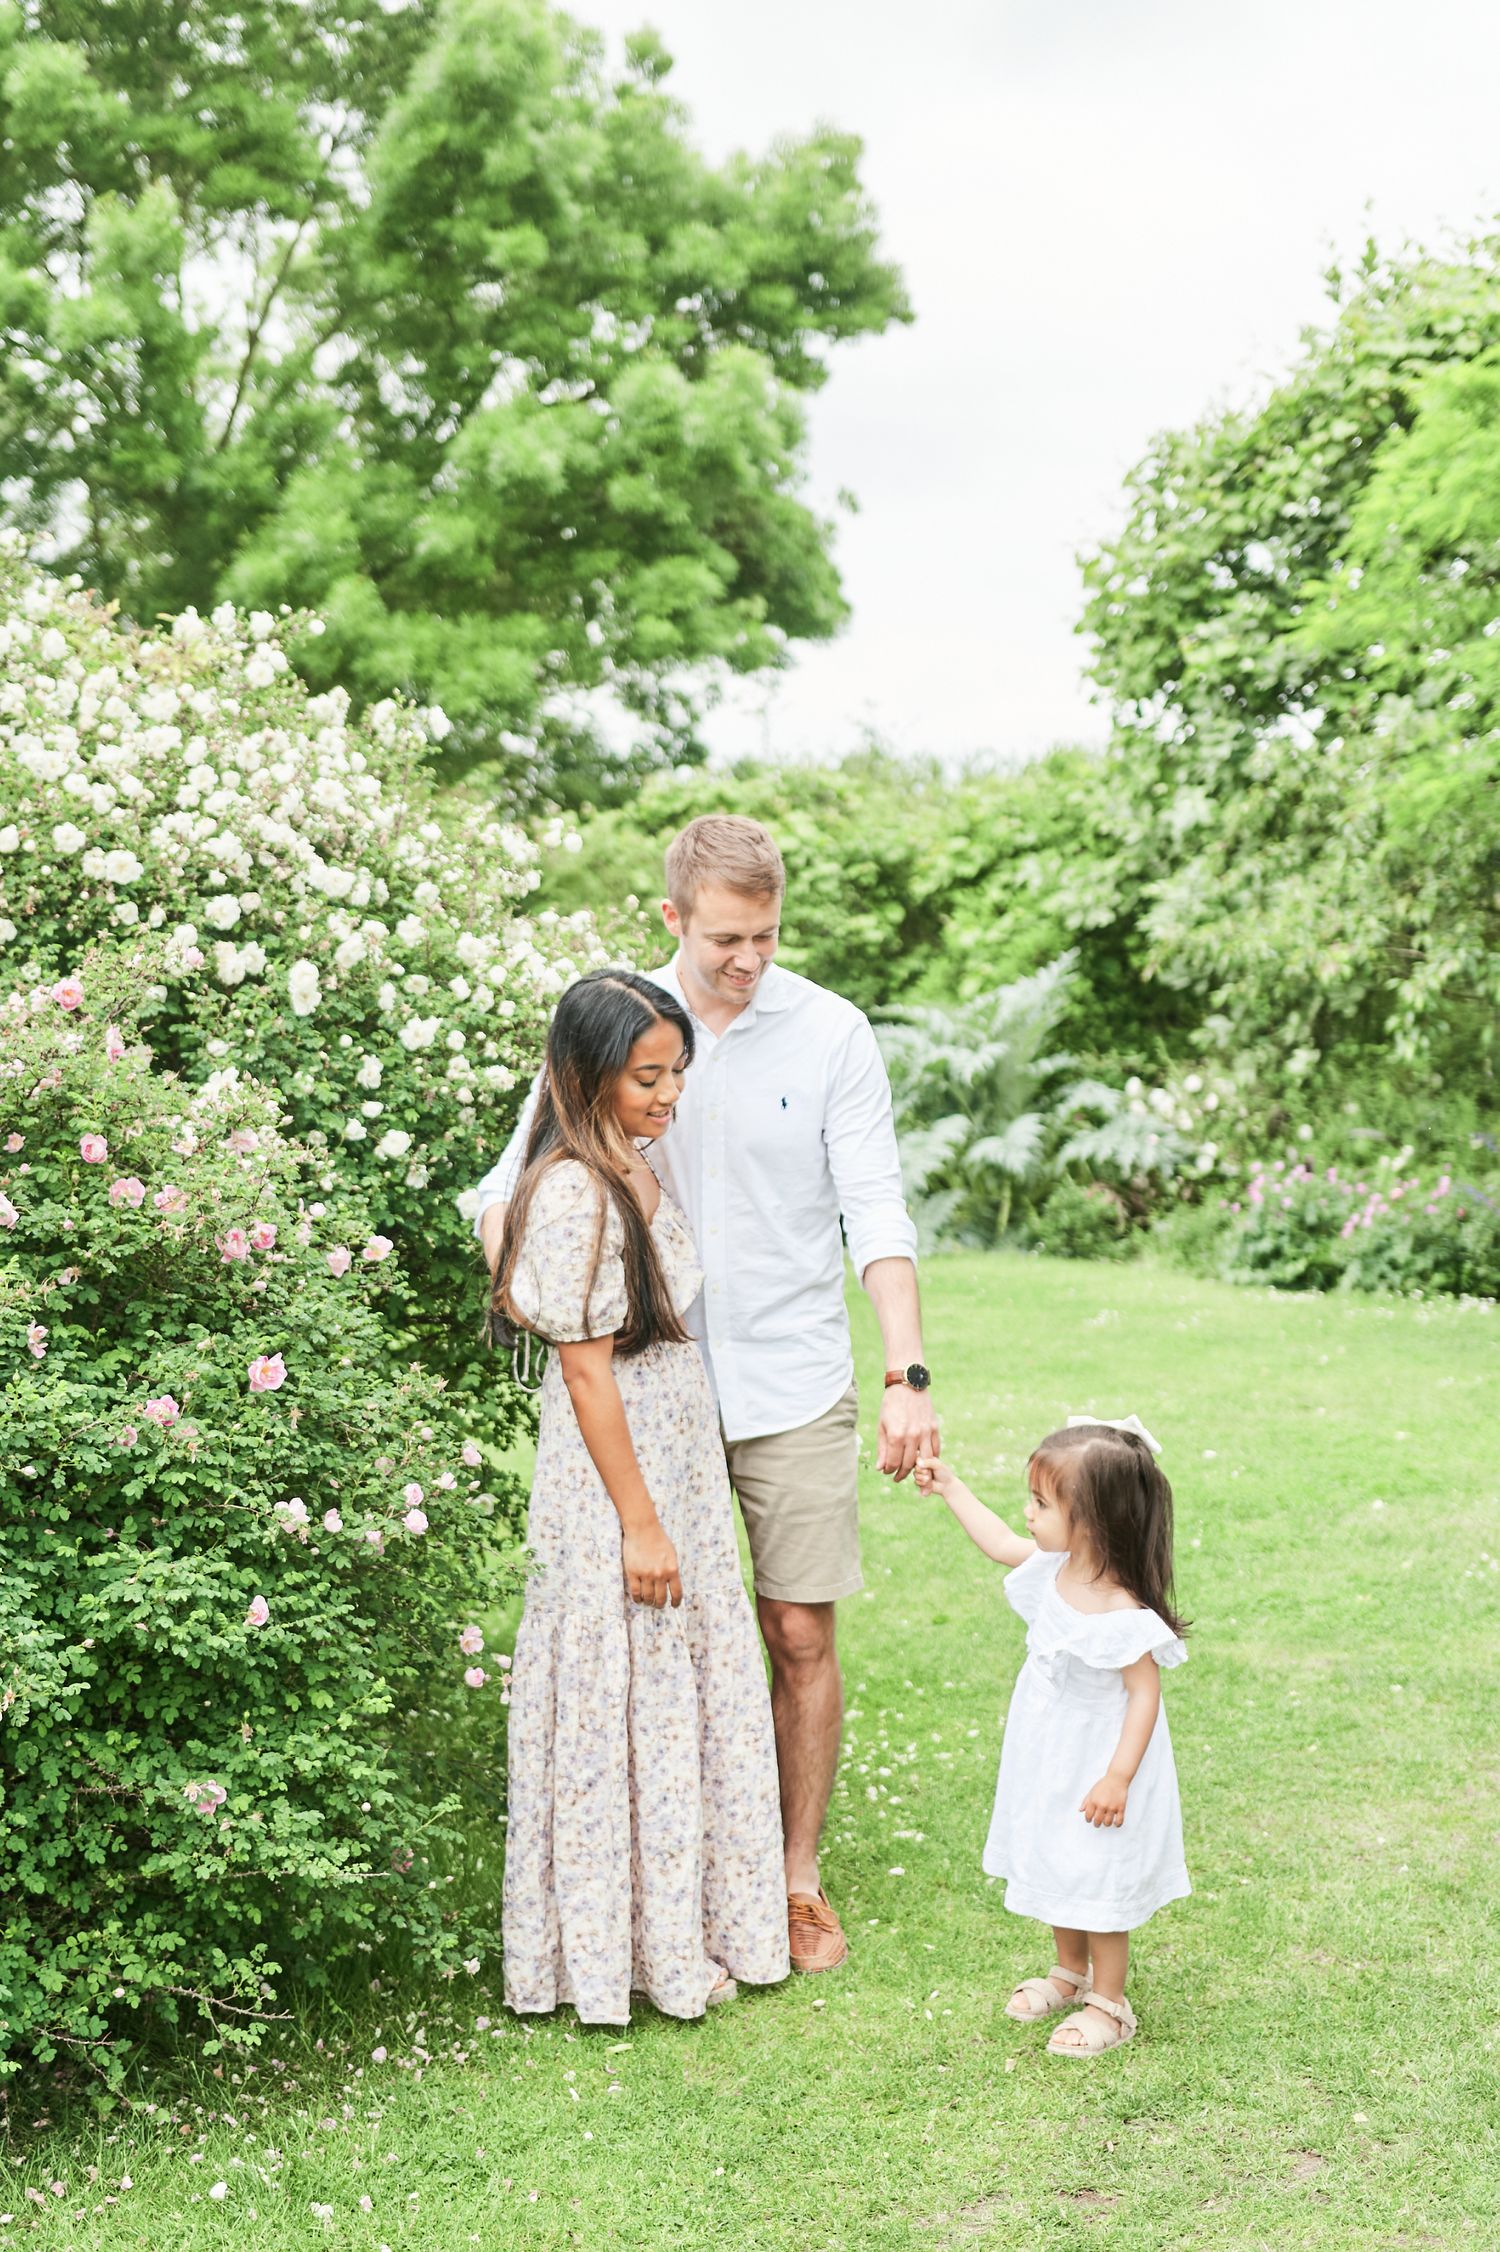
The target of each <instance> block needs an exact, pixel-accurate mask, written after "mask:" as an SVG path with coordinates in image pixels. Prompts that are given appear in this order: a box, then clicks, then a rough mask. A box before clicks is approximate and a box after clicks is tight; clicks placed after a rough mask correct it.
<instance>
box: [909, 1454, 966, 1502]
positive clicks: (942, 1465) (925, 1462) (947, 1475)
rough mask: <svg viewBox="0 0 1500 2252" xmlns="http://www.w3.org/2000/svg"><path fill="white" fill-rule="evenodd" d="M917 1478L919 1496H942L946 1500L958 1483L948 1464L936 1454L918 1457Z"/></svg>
mask: <svg viewBox="0 0 1500 2252" xmlns="http://www.w3.org/2000/svg"><path fill="white" fill-rule="evenodd" d="M915 1477H916V1484H917V1491H918V1493H919V1494H942V1495H943V1497H944V1498H945V1499H946V1498H947V1496H948V1495H949V1494H950V1493H951V1492H952V1491H953V1488H954V1487H955V1486H956V1485H957V1483H958V1480H957V1478H956V1477H955V1476H954V1473H953V1472H952V1470H950V1468H949V1467H948V1465H947V1463H946V1462H944V1461H943V1459H942V1457H941V1456H940V1455H935V1454H921V1455H918V1457H917V1467H916V1472H915Z"/></svg>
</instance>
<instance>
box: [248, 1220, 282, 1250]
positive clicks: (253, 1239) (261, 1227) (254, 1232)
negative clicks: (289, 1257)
mask: <svg viewBox="0 0 1500 2252" xmlns="http://www.w3.org/2000/svg"><path fill="white" fill-rule="evenodd" d="M275 1246H276V1230H275V1229H274V1228H273V1227H272V1225H271V1223H270V1221H269V1220H257V1221H256V1223H255V1225H254V1227H253V1228H252V1229H251V1230H250V1248H251V1250H252V1251H272V1250H274V1249H275Z"/></svg>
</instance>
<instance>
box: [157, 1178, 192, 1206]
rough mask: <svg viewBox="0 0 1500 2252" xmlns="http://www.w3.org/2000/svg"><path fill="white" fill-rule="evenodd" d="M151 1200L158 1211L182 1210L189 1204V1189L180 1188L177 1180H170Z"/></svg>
mask: <svg viewBox="0 0 1500 2252" xmlns="http://www.w3.org/2000/svg"><path fill="white" fill-rule="evenodd" d="M151 1201H152V1203H153V1204H154V1205H155V1206H156V1209H157V1211H158V1212H181V1211H183V1210H185V1209H186V1206H187V1190H186V1189H180V1188H178V1187H177V1185H176V1184H175V1182H172V1181H168V1183H167V1185H166V1187H165V1188H164V1189H158V1190H157V1192H156V1194H155V1196H153V1197H152V1199H151Z"/></svg>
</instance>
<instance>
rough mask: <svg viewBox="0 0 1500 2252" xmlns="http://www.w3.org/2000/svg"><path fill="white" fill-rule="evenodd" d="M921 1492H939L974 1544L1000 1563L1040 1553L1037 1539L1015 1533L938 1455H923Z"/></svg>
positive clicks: (1016, 1561) (1022, 1560) (919, 1473)
mask: <svg viewBox="0 0 1500 2252" xmlns="http://www.w3.org/2000/svg"><path fill="white" fill-rule="evenodd" d="M917 1491H918V1492H919V1493H924V1494H931V1493H939V1494H941V1495H942V1497H943V1499H944V1501H946V1502H947V1504H948V1507H949V1508H950V1509H951V1510H952V1512H953V1514H954V1516H955V1517H956V1518H957V1519H958V1521H959V1523H960V1524H961V1525H962V1526H963V1529H964V1531H965V1532H966V1533H967V1534H968V1536H969V1538H970V1540H971V1541H972V1542H973V1543H974V1546H975V1547H976V1548H978V1549H982V1550H983V1552H984V1554H985V1555H986V1556H988V1557H989V1558H990V1559H991V1560H992V1562H994V1563H996V1564H1024V1563H1025V1561H1026V1559H1027V1557H1028V1556H1034V1555H1035V1553H1036V1542H1035V1541H1034V1540H1026V1539H1023V1537H1022V1536H1021V1534H1020V1533H1013V1532H1012V1531H1011V1529H1010V1527H1009V1525H1007V1523H1006V1522H1005V1519H1004V1518H1003V1517H997V1516H996V1515H995V1512H994V1510H993V1509H987V1508H986V1507H985V1505H984V1503H983V1502H982V1501H981V1500H980V1499H979V1496H978V1495H977V1494H972V1493H970V1491H969V1489H968V1487H967V1486H966V1485H965V1484H964V1482H963V1480H962V1478H959V1477H955V1475H954V1473H953V1471H952V1470H951V1469H950V1468H949V1467H948V1464H947V1463H946V1462H943V1461H941V1460H939V1458H938V1457H937V1456H936V1455H923V1456H922V1458H921V1460H920V1461H919V1462H918V1464H917Z"/></svg>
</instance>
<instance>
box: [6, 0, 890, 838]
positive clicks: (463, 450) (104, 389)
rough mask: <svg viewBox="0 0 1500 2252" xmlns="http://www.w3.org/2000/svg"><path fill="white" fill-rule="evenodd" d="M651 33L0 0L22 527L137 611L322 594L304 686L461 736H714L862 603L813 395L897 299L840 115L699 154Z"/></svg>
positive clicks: (460, 14) (498, 4) (519, 14)
mask: <svg viewBox="0 0 1500 2252" xmlns="http://www.w3.org/2000/svg"><path fill="white" fill-rule="evenodd" d="M670 67H671V66H670V60H669V58H668V56H667V55H666V54H665V53H664V51H663V50H662V48H661V46H660V44H659V43H658V41H657V40H656V39H655V38H654V36H652V35H649V34H643V35H641V36H639V37H637V38H636V39H634V40H632V41H631V42H630V43H629V46H628V50H627V59H626V63H625V67H624V69H623V71H622V72H620V73H619V74H617V75H612V74H611V71H610V69H609V67H608V64H607V61H606V57H605V52H604V46H603V42H602V40H601V39H600V38H599V37H598V35H596V34H595V33H593V32H590V31H587V30H584V29H581V28H580V27H579V26H577V25H576V24H574V23H573V22H572V21H571V20H570V19H569V18H567V17H565V16H563V15H561V14H560V13H558V12H556V11H555V10H553V9H552V8H550V7H548V6H547V5H546V4H545V0H416V4H415V5H413V6H411V7H408V8H405V9H385V8H379V7H371V8H369V9H362V8H355V9H348V8H345V7H343V6H337V7H335V6H333V5H331V4H330V0H308V4H306V5H303V4H300V0H299V4H296V5H293V4H292V0H236V5H234V6H229V5H227V4H224V0H188V4H187V5H173V6H170V7H169V6H167V5H166V4H165V0H122V4H121V5H118V6H116V7H112V8H108V9H99V8H96V7H93V6H89V5H85V4H84V0H36V4H35V5H33V6H30V7H27V8H26V9H24V10H23V9H21V8H19V7H14V6H3V7H0V338H3V346H4V353H3V370H0V477H3V479H4V487H3V489H4V494H5V498H6V503H7V506H8V508H9V510H10V511H11V513H12V515H13V516H14V518H15V520H16V521H17V522H19V524H20V525H21V526H22V527H23V528H24V529H25V530H26V531H27V532H28V533H29V534H30V535H32V536H33V537H34V538H35V539H36V540H37V541H38V542H39V543H41V544H43V545H44V546H45V547H46V548H47V550H48V551H49V552H50V553H51V554H52V556H53V557H54V558H55V559H57V560H58V562H59V564H60V566H61V567H63V568H76V569H77V570H79V571H81V572H82V573H83V574H84V576H85V579H86V580H87V582H88V583H89V584H90V585H93V586H96V587H97V588H98V589H99V590H100V591H101V592H102V593H104V594H105V595H106V596H108V597H110V598H112V599H118V600H119V601H120V602H121V603H122V604H123V605H124V607H125V609H126V610H127V612H128V613H129V614H131V615H132V616H134V617H135V618H137V619H138V620H141V621H143V622H150V621H151V620H153V619H154V618H155V617H156V616H157V615H158V614H159V613H162V612H166V611H179V610H182V609H183V608H185V607H187V606H188V605H190V604H193V605H196V606H197V607H199V608H200V609H207V608H208V607H209V606H210V605H211V604H212V603H213V602H215V601H217V600H218V599H220V598H221V597H223V596H226V595H227V596H229V597H231V598H232V599H235V600H238V601H241V602H245V603H255V604H258V605H263V606H267V607H271V608H274V607H276V606H277V605H278V604H281V603H285V602H290V603H292V604H305V605H307V606H310V607H312V608H315V609H316V610H317V611H318V612H319V613H320V614H321V615H322V617H323V618H324V619H325V620H326V624H327V631H326V633H325V634H324V635H323V636H322V638H321V639H318V640H316V641H313V640H307V641H305V642H303V643H302V644H301V645H300V646H299V649H298V663H299V665H300V666H301V668H302V669H303V671H304V672H305V674H306V676H307V678H308V680H309V681H310V682H311V683H312V685H314V686H315V687H318V688H324V687H327V686H329V685H330V684H331V683H332V682H334V681H335V680H338V681H342V682H344V683H346V684H347V685H348V686H349V687H350V688H352V689H353V691H354V692H355V694H356V695H357V696H359V697H361V698H371V699H372V698H375V697H378V696H383V695H386V694H389V693H391V692H392V691H396V690H399V691H402V692H406V693H410V694H411V695H413V696H415V697H417V698H418V699H420V700H429V699H430V700H433V701H435V702H437V703H438V704H440V705H441V707H442V708H443V709H444V711H445V712H446V713H447V714H448V716H449V717H450V719H451V720H452V722H453V733H452V735H451V736H450V737H449V739H448V742H447V746H446V751H445V759H446V763H447V765H448V767H449V769H450V770H451V771H459V770H463V769H466V768H468V767H470V766H473V765H476V764H479V763H486V764H488V765H489V766H491V767H493V768H494V769H496V770H497V771H498V775H499V778H500V779H501V780H502V782H503V783H504V784H505V785H506V786H507V787H509V788H510V789H511V790H512V791H514V792H517V793H524V792H533V793H534V792H536V791H538V790H541V791H548V792H554V793H556V794H559V795H561V796H562V797H563V798H565V799H566V798H568V797H569V796H571V795H574V794H576V793H578V792H579V791H582V790H584V789H587V790H588V791H590V792H591V793H592V794H593V795H595V796H596V797H597V796H599V795H601V794H608V792H609V791H611V790H613V791H616V792H619V791H621V790H623V789H625V788H626V787H627V786H628V784H629V783H630V781H631V780H632V778H633V777H634V776H636V775H638V773H639V772H641V771H643V770H645V769H647V768H649V767H650V766H651V765H652V764H654V763H659V762H660V761H661V760H662V759H663V758H668V757H670V758H671V759H673V760H680V759H682V758H684V757H688V758H692V757H694V756H696V755H699V746H698V743H697V736H696V732H695V730H696V720H697V714H698V710H699V708H700V706H701V702H702V699H703V696H704V694H705V693H707V692H711V688H712V683H713V679H714V677H715V676H716V674H719V673H722V672H724V671H726V670H727V671H729V672H738V673H745V672H753V671H756V670H759V669H761V668H764V667H768V666H775V665H777V664H780V663H782V662H784V661H785V658H786V653H787V650H788V647H789V645H790V644H791V643H792V642H794V641H796V640H798V639H802V638H807V637H817V636H822V635H827V634H829V633H831V632H833V631H834V630H835V628H836V627H837V626H838V624H839V623H840V621H841V619H842V617H843V615H844V604H843V600H842V597H841V594H840V590H839V583H838V578H837V574H836V572H835V570H834V567H833V564H832V562H831V559H830V555H829V527H828V525H827V524H826V523H825V522H823V521H821V520H820V519H819V518H818V517H817V516H815V515H814V514H813V512H812V511H810V510H809V508H808V507H807V505H806V504H805V502H804V500H803V499H802V498H801V497H800V494H799V484H800V477H801V463H802V452H803V443H804V423H803V413H802V403H801V402H802V395H803V394H805V393H807V392H809V391H811V390H813V389H815V388H816V387H817V386H818V385H819V384H820V383H821V382H822V381H823V380H824V377H825V373H826V360H825V355H826V351H827V348H828V346H829V345H831V344H833V343H836V342H837V341H838V340H840V339H841V338H846V337H854V336H858V335H862V334H866V333H869V332H872V331H876V330H879V329H882V328H883V327H885V326H886V325H887V324H888V323H889V322H891V321H893V320H900V319H905V318H907V317H909V315H908V308H907V305H906V301H905V297H904V295H903V292H902V287H901V283H900V279H899V276H898V275H897V273H896V271H895V269H894V268H893V267H891V266H890V265H888V264H886V263H884V262H883V261H882V260H881V259H880V258H879V256H878V254H877V249H876V243H875V225H874V215H873V212H872V210H871V207H870V205H869V202H868V200H867V198H866V196H865V195H864V192H863V190H862V188H861V186H860V182H859V176H858V160H859V154H860V148H859V143H858V142H857V141H856V140H855V139H853V138H852V137H850V136H848V135H845V134H840V133H835V132H833V131H831V130H826V129H825V130H819V131H818V132H816V133H814V134H813V135H812V136H811V137H810V138H808V139H807V140H804V141H799V142H786V143H781V144H778V145H777V146H776V147H775V148H774V149H773V150H772V151H771V152H770V153H769V154H768V155H766V156H764V157H760V158H753V157H750V156H744V155H741V156H734V157H732V158H730V159H729V160H728V161H727V162H726V163H724V164H722V165H719V166H713V165H710V164H708V163H706V162H705V161H704V160H703V158H702V157H701V156H699V155H698V154H697V153H696V152H695V150H694V149H693V148H692V146H691V144H690V141H689V139H688V135H687V125H686V119H685V116H684V113H683V111H682V109H681V107H680V105H679V104H678V103H677V102H676V101H675V100H674V99H673V98H672V97H671V95H670V94H669V93H668V91H667V87H666V80H667V78H668V74H669V71H670ZM601 695H607V696H611V697H613V699H614V700H615V702H616V703H617V704H618V705H622V706H623V707H624V708H625V709H626V710H627V711H628V712H629V713H630V714H631V715H632V719H633V722H634V724H633V727H632V731H631V732H632V738H633V743H634V748H633V750H632V751H631V752H630V753H629V754H628V755H623V756H613V755H611V754H610V753H609V752H608V751H607V749H606V748H605V741H604V732H603V731H602V730H601V725H600V714H599V711H598V708H597V707H598V703H599V699H600V696H601Z"/></svg>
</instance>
